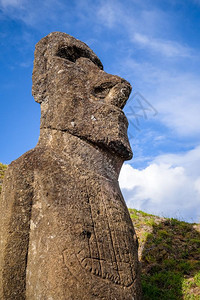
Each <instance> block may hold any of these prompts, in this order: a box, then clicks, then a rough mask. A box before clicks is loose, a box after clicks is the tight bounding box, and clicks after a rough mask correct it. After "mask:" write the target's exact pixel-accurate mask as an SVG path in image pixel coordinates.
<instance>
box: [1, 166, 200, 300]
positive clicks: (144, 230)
mask: <svg viewBox="0 0 200 300" xmlns="http://www.w3.org/2000/svg"><path fill="white" fill-rule="evenodd" d="M6 167H7V166H6V165H3V164H1V163H0V193H1V184H2V179H3V176H4V172H5V170H6ZM129 212H130V216H131V219H132V221H133V224H134V227H135V230H136V232H137V235H138V240H139V258H140V262H141V272H142V289H143V299H144V300H178V299H185V300H200V224H199V225H198V224H189V223H186V222H182V221H178V220H176V219H166V218H160V217H157V216H154V215H150V214H146V213H144V212H142V211H138V210H136V209H129Z"/></svg>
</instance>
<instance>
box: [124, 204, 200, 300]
mask: <svg viewBox="0 0 200 300" xmlns="http://www.w3.org/2000/svg"><path fill="white" fill-rule="evenodd" d="M129 212H130V215H131V219H132V221H133V224H134V227H135V230H136V233H137V235H138V240H139V258H140V262H141V269H142V289H143V299H144V300H161V299H162V300H178V299H185V300H200V224H199V225H198V224H189V223H186V222H182V221H178V220H176V219H166V218H160V217H156V216H153V215H150V214H147V213H144V212H142V211H137V210H136V209H129Z"/></svg>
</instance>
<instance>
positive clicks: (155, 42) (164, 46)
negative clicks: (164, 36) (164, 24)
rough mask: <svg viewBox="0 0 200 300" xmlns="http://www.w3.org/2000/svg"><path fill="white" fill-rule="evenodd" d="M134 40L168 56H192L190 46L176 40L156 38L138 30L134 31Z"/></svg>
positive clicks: (142, 45)
mask: <svg viewBox="0 0 200 300" xmlns="http://www.w3.org/2000/svg"><path fill="white" fill-rule="evenodd" d="M132 40H133V42H136V43H137V44H139V45H140V46H141V47H144V48H147V49H150V50H153V51H156V52H157V53H159V54H162V55H165V56H167V57H180V56H181V57H189V56H191V50H190V49H189V48H188V47H184V46H182V45H181V44H179V43H177V42H174V41H168V40H161V39H155V38H152V37H148V36H147V35H144V34H140V33H137V32H136V33H134V35H133V39H132Z"/></svg>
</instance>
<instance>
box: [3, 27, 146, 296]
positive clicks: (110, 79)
mask: <svg viewBox="0 0 200 300" xmlns="http://www.w3.org/2000/svg"><path fill="white" fill-rule="evenodd" d="M130 91H131V86H130V84H129V83H128V82H127V81H125V80H124V79H122V78H120V77H118V76H113V75H110V74H107V73H105V72H104V71H103V67H102V64H101V62H100V60H99V59H98V57H97V56H96V55H95V54H94V53H93V52H92V50H91V49H90V48H89V47H88V46H87V45H86V44H84V43H82V42H81V41H79V40H76V39H74V38H73V37H71V36H69V35H67V34H64V33H60V32H54V33H51V34H49V35H48V36H46V37H45V38H43V39H42V40H41V41H39V43H38V44H37V45H36V50H35V61H34V70H33V96H34V97H35V100H36V101H37V102H39V103H41V133H40V138H39V142H38V144H37V146H36V147H35V148H34V149H33V150H31V151H29V152H27V153H25V154H24V155H23V156H21V157H20V158H19V159H17V160H16V161H14V162H12V163H11V165H10V166H9V168H8V170H7V172H6V175H5V180H4V185H3V190H2V198H1V202H0V206H1V207H0V219H1V220H0V222H1V223H0V231H1V256H0V267H1V268H0V280H1V282H0V299H2V300H4V299H5V300H8V299H9V300H11V299H12V300H14V299H20V300H21V299H27V300H39V299H41V300H44V299H45V300H46V299H49V300H50V299H51V300H58V299H59V300H80V299H83V300H86V299H87V300H89V299H91V300H94V299H95V300H96V299H107V300H115V299H117V300H133V299H134V300H138V299H141V292H140V281H139V265H138V255H137V238H136V235H135V231H134V228H133V225H132V222H131V219H130V216H129V213H128V210H127V207H126V204H125V202H124V199H123V197H122V195H121V192H120V189H119V185H118V175H119V171H120V168H121V166H122V163H123V162H124V160H126V159H130V158H131V157H132V152H131V148H130V145H129V142H128V138H127V126H128V122H127V119H126V117H125V115H124V113H123V112H122V110H121V109H122V108H123V106H124V105H125V103H126V101H127V99H128V96H129V94H130Z"/></svg>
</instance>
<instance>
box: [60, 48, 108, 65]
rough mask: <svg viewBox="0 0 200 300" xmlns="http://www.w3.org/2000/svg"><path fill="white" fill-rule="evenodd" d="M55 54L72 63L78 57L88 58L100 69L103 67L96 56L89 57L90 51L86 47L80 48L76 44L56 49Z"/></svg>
mask: <svg viewBox="0 0 200 300" xmlns="http://www.w3.org/2000/svg"><path fill="white" fill-rule="evenodd" d="M56 56H58V57H61V58H65V59H67V60H69V61H71V62H73V63H75V62H76V60H77V59H78V58H80V57H85V58H88V59H90V60H91V61H92V62H93V63H94V64H95V65H97V66H98V67H99V68H100V69H103V66H102V64H101V62H100V60H99V59H98V58H97V57H91V53H90V52H89V51H87V49H81V48H78V47H77V46H67V47H66V46H64V47H61V48H59V49H58V51H57V53H56Z"/></svg>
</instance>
